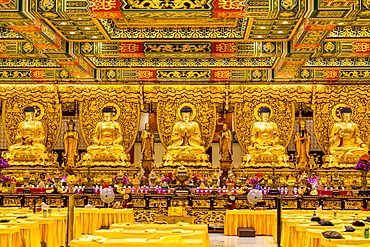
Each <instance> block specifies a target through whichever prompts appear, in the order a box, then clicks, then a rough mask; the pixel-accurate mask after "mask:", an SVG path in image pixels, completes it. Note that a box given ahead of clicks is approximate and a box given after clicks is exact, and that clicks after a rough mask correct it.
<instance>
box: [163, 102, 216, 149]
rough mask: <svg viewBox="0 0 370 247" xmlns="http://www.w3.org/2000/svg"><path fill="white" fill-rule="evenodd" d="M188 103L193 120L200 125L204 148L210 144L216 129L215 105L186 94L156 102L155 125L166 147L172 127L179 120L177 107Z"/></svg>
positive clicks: (179, 107)
mask: <svg viewBox="0 0 370 247" xmlns="http://www.w3.org/2000/svg"><path fill="white" fill-rule="evenodd" d="M184 105H188V106H190V107H191V108H192V109H193V116H194V120H193V121H195V122H197V123H198V124H199V126H200V129H201V132H202V137H203V141H204V143H205V144H204V146H205V148H206V150H207V149H208V147H209V146H210V145H211V143H212V140H213V135H214V132H215V129H216V120H217V115H216V105H215V104H214V103H211V102H209V101H206V100H200V99H197V100H194V99H193V98H191V97H189V96H188V95H183V97H182V98H181V99H178V100H173V99H172V98H171V97H168V99H167V100H166V101H161V102H159V103H158V108H157V125H158V132H159V136H160V137H161V141H162V144H163V145H164V146H165V147H167V146H168V143H169V140H170V138H171V135H172V129H173V126H174V124H175V123H176V122H178V121H180V114H179V109H181V108H182V107H183V106H184Z"/></svg>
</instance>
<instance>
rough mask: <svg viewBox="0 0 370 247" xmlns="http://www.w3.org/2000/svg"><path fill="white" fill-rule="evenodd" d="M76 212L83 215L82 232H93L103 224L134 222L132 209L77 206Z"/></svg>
mask: <svg viewBox="0 0 370 247" xmlns="http://www.w3.org/2000/svg"><path fill="white" fill-rule="evenodd" d="M75 212H77V213H79V215H80V217H81V219H80V220H81V232H82V233H85V234H92V233H93V232H94V231H96V230H98V229H100V227H102V226H110V225H112V224H114V223H126V222H127V223H134V213H133V210H132V209H111V208H101V209H97V208H93V209H86V208H76V209H75Z"/></svg>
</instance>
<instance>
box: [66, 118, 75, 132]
mask: <svg viewBox="0 0 370 247" xmlns="http://www.w3.org/2000/svg"><path fill="white" fill-rule="evenodd" d="M75 124H76V123H75V122H74V121H73V120H69V121H68V122H67V126H68V131H73V130H74V129H75Z"/></svg>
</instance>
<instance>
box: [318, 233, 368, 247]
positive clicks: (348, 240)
mask: <svg viewBox="0 0 370 247" xmlns="http://www.w3.org/2000/svg"><path fill="white" fill-rule="evenodd" d="M342 236H343V237H344V239H327V238H324V237H321V246H323V247H330V246H338V245H362V244H370V239H365V238H364V237H351V236H349V235H342Z"/></svg>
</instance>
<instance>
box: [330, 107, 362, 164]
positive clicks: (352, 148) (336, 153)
mask: <svg viewBox="0 0 370 247" xmlns="http://www.w3.org/2000/svg"><path fill="white" fill-rule="evenodd" d="M340 114H341V120H340V122H337V123H335V124H334V125H333V126H332V127H331V129H330V131H329V155H326V156H325V157H324V167H341V168H344V167H345V166H346V165H345V164H346V163H348V166H349V167H353V165H354V163H355V162H357V160H358V159H359V158H360V157H361V156H362V155H365V154H367V153H368V150H369V148H368V146H367V145H366V144H365V143H364V142H363V141H362V140H361V139H360V131H359V129H358V125H357V124H356V123H353V122H351V115H352V109H351V108H349V107H343V108H342V109H341V110H340Z"/></svg>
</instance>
